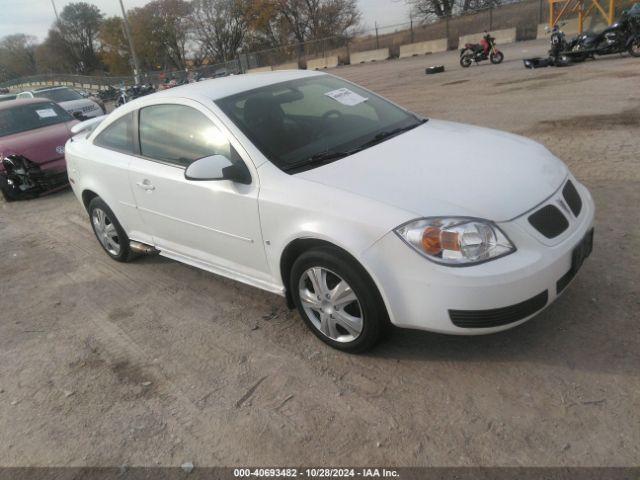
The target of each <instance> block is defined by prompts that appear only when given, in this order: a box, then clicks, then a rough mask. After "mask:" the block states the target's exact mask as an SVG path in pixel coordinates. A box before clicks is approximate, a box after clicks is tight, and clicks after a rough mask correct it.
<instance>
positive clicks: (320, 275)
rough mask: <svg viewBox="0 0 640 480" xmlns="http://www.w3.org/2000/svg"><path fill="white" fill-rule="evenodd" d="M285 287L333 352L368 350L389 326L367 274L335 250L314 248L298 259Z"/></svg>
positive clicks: (311, 325)
mask: <svg viewBox="0 0 640 480" xmlns="http://www.w3.org/2000/svg"><path fill="white" fill-rule="evenodd" d="M289 288H291V293H292V296H293V300H294V302H295V304H296V306H297V307H298V311H299V312H300V315H301V316H302V318H303V320H304V321H305V323H306V324H307V326H308V327H309V328H310V329H311V331H312V332H313V333H314V334H315V335H316V336H317V337H318V338H320V339H321V340H322V341H323V342H325V343H326V344H328V345H330V346H332V347H333V348H336V349H338V350H342V351H345V352H351V353H355V352H362V351H365V350H368V349H370V348H371V347H373V346H374V345H375V344H376V343H377V342H378V341H379V340H380V339H381V338H382V337H383V334H384V333H385V331H386V327H387V326H388V324H389V320H388V317H387V311H386V308H385V305H384V302H382V299H381V298H380V294H379V293H378V290H377V288H376V286H375V284H374V283H373V281H372V280H371V278H370V277H369V275H368V274H367V273H366V271H365V270H364V269H363V268H362V266H360V265H359V264H357V263H356V262H355V261H353V260H352V259H350V258H349V257H348V256H347V255H345V254H343V253H342V252H341V251H340V250H338V249H336V248H331V247H322V248H317V249H313V250H310V251H308V252H305V253H303V254H302V255H301V256H300V257H298V259H297V260H296V261H295V262H294V264H293V267H292V269H291V277H290V281H289Z"/></svg>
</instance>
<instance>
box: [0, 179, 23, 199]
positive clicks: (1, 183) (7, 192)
mask: <svg viewBox="0 0 640 480" xmlns="http://www.w3.org/2000/svg"><path fill="white" fill-rule="evenodd" d="M0 191H2V196H3V197H4V200H5V201H6V202H14V201H16V200H18V198H20V197H19V195H18V194H17V193H16V191H15V190H14V188H13V187H12V186H11V185H9V182H7V179H6V177H5V176H4V175H0Z"/></svg>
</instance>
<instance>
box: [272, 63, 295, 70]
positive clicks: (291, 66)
mask: <svg viewBox="0 0 640 480" xmlns="http://www.w3.org/2000/svg"><path fill="white" fill-rule="evenodd" d="M273 69H274V70H298V62H291V63H281V64H280V65H274V66H273Z"/></svg>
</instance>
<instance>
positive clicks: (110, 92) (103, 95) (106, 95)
mask: <svg viewBox="0 0 640 480" xmlns="http://www.w3.org/2000/svg"><path fill="white" fill-rule="evenodd" d="M119 94H120V90H119V89H117V88H114V87H113V86H112V85H108V86H107V88H106V90H100V91H99V92H98V97H99V98H100V100H102V101H103V102H111V101H114V100H116V99H117V98H118V95H119Z"/></svg>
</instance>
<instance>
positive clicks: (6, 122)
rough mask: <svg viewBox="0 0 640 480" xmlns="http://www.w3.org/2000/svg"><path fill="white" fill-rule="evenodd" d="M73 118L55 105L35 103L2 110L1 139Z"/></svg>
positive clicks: (0, 115)
mask: <svg viewBox="0 0 640 480" xmlns="http://www.w3.org/2000/svg"><path fill="white" fill-rule="evenodd" d="M71 120H73V117H71V115H69V114H68V113H67V112H65V111H64V110H63V109H62V108H61V107H60V106H59V105H56V104H55V103H49V102H44V103H33V104H29V105H20V106H16V107H13V108H3V109H0V137H4V136H6V135H13V134H14V133H20V132H26V131H27V130H35V129H36V128H42V127H48V126H49V125H55V124H56V123H62V122H69V121H71Z"/></svg>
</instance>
